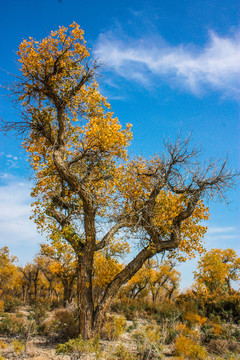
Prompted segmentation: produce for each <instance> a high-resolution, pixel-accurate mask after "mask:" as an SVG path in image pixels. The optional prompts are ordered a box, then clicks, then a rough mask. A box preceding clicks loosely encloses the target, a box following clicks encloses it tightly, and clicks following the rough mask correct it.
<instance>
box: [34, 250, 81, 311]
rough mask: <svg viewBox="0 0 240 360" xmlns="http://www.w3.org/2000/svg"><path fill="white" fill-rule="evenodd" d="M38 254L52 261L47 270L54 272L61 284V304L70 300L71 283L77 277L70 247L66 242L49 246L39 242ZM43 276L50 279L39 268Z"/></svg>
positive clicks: (74, 259)
mask: <svg viewBox="0 0 240 360" xmlns="http://www.w3.org/2000/svg"><path fill="white" fill-rule="evenodd" d="M40 255H41V256H44V257H46V258H48V259H51V260H52V261H51V262H50V264H49V267H48V270H49V272H50V273H52V274H55V275H56V276H57V278H58V279H59V280H60V281H61V283H62V286H63V305H64V306H66V305H67V304H68V303H70V302H71V299H72V296H73V284H74V282H75V280H76V278H77V261H76V257H75V254H74V251H73V249H72V247H71V246H70V245H68V244H61V243H60V244H58V246H56V245H55V246H54V245H52V246H50V245H48V244H41V251H40ZM41 269H42V271H43V272H44V274H46V275H45V276H46V277H47V278H48V279H50V276H49V275H48V274H47V271H46V269H44V268H41Z"/></svg>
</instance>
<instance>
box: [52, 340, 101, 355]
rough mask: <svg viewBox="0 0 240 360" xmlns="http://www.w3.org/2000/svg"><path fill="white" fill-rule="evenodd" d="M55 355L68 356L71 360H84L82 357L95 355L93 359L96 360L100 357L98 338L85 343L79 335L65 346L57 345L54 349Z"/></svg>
mask: <svg viewBox="0 0 240 360" xmlns="http://www.w3.org/2000/svg"><path fill="white" fill-rule="evenodd" d="M56 353H57V354H65V355H70V358H71V360H77V359H84V357H82V356H85V355H86V354H89V353H95V357H96V359H97V360H98V359H100V356H101V349H100V344H99V337H95V338H92V339H89V340H86V341H85V340H83V339H82V337H81V335H79V336H78V338H76V339H71V340H69V341H68V342H66V343H65V344H59V345H58V346H57V347H56Z"/></svg>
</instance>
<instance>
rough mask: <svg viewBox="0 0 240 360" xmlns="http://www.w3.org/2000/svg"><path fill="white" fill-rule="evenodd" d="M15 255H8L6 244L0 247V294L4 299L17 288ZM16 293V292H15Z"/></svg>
mask: <svg viewBox="0 0 240 360" xmlns="http://www.w3.org/2000/svg"><path fill="white" fill-rule="evenodd" d="M16 261H17V257H16V256H13V255H10V253H9V249H8V247H7V246H4V247H2V248H0V296H1V298H2V299H3V301H4V300H6V298H7V297H12V296H14V295H16V293H17V292H18V290H19V271H18V268H17V266H15V264H14V263H15V262H16ZM17 295H18V294H17Z"/></svg>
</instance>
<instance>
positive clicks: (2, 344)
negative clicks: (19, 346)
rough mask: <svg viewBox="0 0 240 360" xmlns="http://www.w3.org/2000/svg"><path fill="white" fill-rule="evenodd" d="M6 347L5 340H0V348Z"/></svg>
mask: <svg viewBox="0 0 240 360" xmlns="http://www.w3.org/2000/svg"><path fill="white" fill-rule="evenodd" d="M6 348H7V344H5V342H3V341H2V340H0V350H3V349H6Z"/></svg>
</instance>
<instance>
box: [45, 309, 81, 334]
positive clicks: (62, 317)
mask: <svg viewBox="0 0 240 360" xmlns="http://www.w3.org/2000/svg"><path fill="white" fill-rule="evenodd" d="M77 326H78V324H77V321H76V317H75V314H74V312H71V311H69V310H67V309H56V310H54V312H53V314H52V317H51V320H46V321H44V322H43V323H42V324H41V327H40V331H42V332H43V333H44V335H47V336H48V337H50V338H52V339H53V340H55V339H58V340H60V341H66V340H68V339H71V338H74V337H75V336H77V333H78V329H77Z"/></svg>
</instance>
